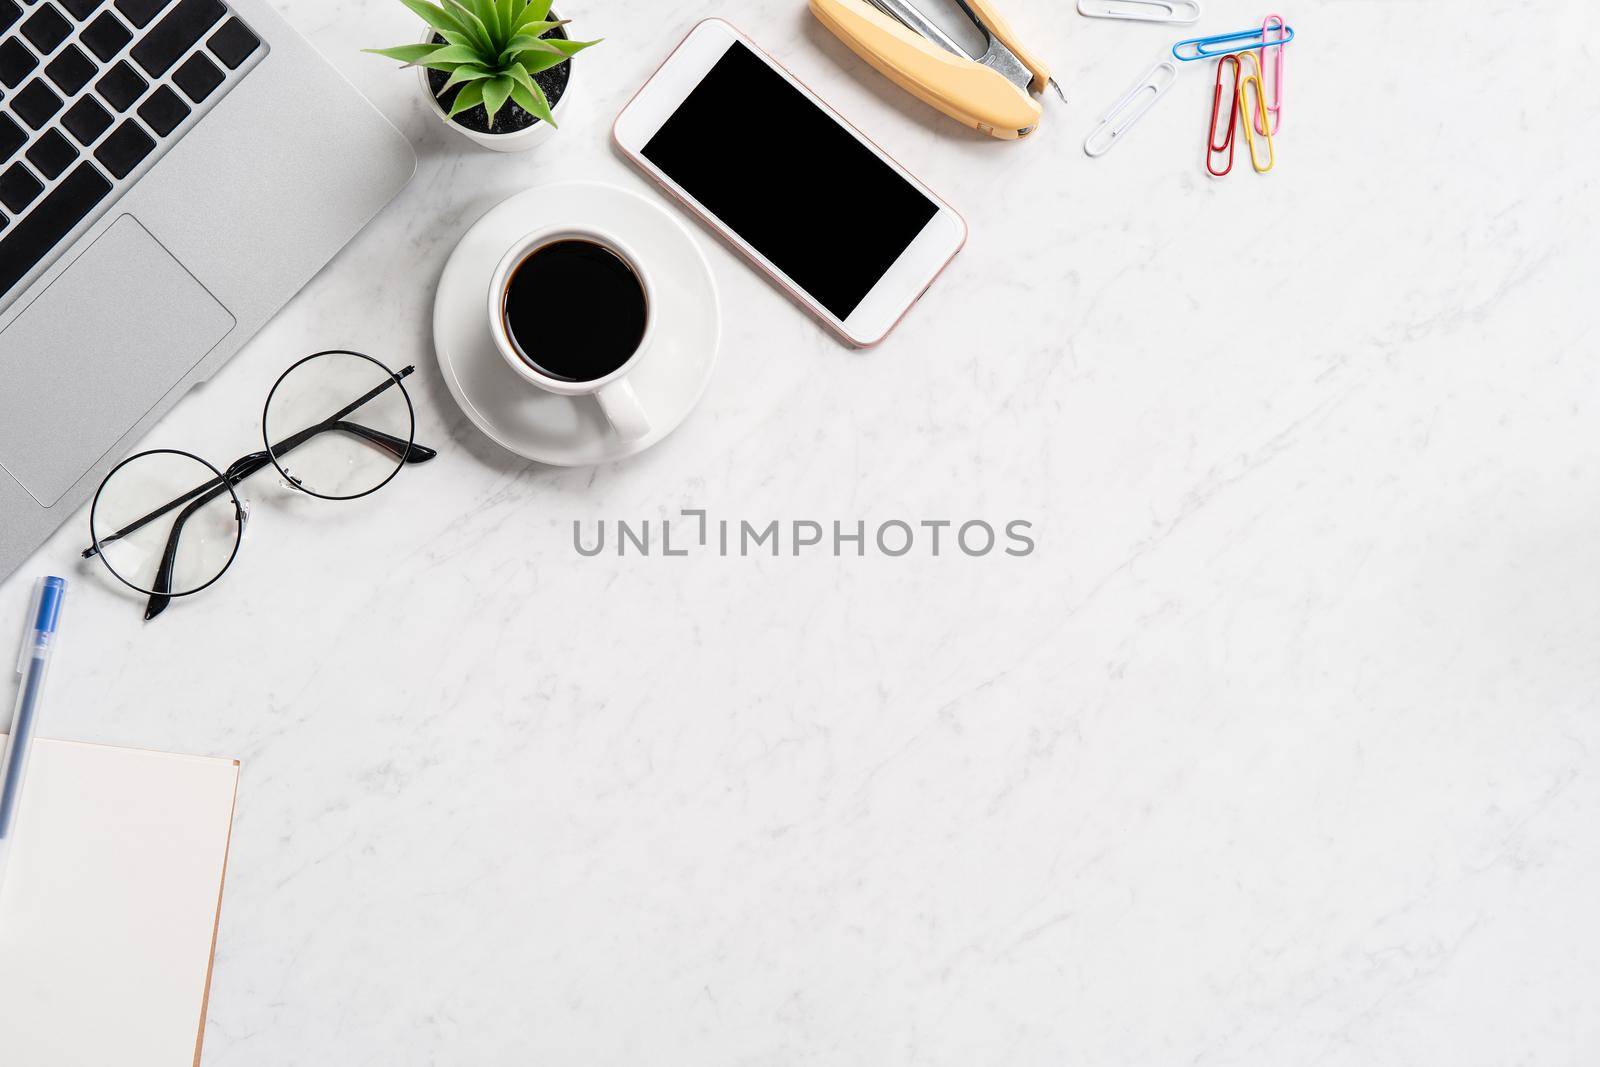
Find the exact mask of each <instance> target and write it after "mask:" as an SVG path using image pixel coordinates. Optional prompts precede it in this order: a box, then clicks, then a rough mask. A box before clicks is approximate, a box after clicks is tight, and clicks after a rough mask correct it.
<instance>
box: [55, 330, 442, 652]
mask: <svg viewBox="0 0 1600 1067" xmlns="http://www.w3.org/2000/svg"><path fill="white" fill-rule="evenodd" d="M337 355H348V356H356V357H359V358H361V359H365V360H367V361H369V362H370V363H372V364H373V365H374V366H376V367H377V368H378V369H379V370H381V371H383V373H384V375H385V378H384V381H383V382H382V383H381V384H380V385H377V386H375V387H374V388H373V389H371V390H369V391H368V392H367V393H365V394H364V395H362V396H361V397H359V398H358V399H356V400H355V401H353V402H352V403H350V404H347V405H345V406H344V407H343V408H341V409H339V410H338V411H336V412H335V413H334V414H332V415H330V416H329V417H328V418H326V419H324V420H323V421H322V422H319V423H315V424H313V425H311V426H308V427H306V428H305V429H303V430H299V431H297V432H295V433H293V434H290V435H289V436H288V437H286V438H284V439H283V440H282V441H279V442H278V443H277V444H276V445H274V444H273V443H272V441H271V439H270V438H269V437H268V431H267V413H268V411H270V410H271V407H272V398H273V397H274V396H275V395H276V394H277V392H278V388H279V386H281V385H282V384H283V382H284V379H286V378H288V376H289V375H290V374H292V373H293V372H294V371H295V369H296V368H298V367H300V366H302V365H303V364H305V363H307V362H309V361H311V360H313V359H317V358H319V357H321V356H337ZM415 371H416V368H415V367H414V366H409V365H408V366H406V367H403V368H402V369H400V370H399V371H393V370H390V369H389V367H388V366H387V365H385V364H384V363H383V362H381V361H380V360H377V359H374V358H373V357H371V356H369V355H367V354H366V353H365V352H355V351H351V350H349V349H343V348H331V349H324V350H323V351H320V352H313V353H311V354H310V355H308V356H305V357H303V358H301V359H299V360H296V361H295V362H294V363H293V364H292V365H291V366H290V367H289V368H288V369H287V370H285V371H284V372H283V373H282V374H280V375H279V376H278V380H277V381H276V382H274V383H273V385H272V389H271V390H269V391H268V393H267V400H266V403H265V404H263V405H262V409H261V440H262V444H264V445H265V446H266V448H265V449H264V450H263V451H260V452H252V453H250V454H249V455H246V456H241V457H240V458H239V459H237V460H235V461H234V462H233V463H231V464H229V466H228V469H227V470H226V471H220V470H218V469H217V468H216V467H215V466H214V465H212V464H211V463H210V462H209V461H207V460H205V459H202V458H201V457H199V456H197V455H195V454H194V453H192V452H185V451H183V450H181V449H176V448H153V449H147V450H146V451H143V452H139V453H136V454H134V455H132V456H129V457H128V458H127V459H124V460H123V461H122V462H121V463H118V464H117V465H116V466H115V467H113V468H112V469H111V471H110V472H109V473H108V474H107V475H106V476H105V477H104V478H103V479H101V481H100V485H99V487H97V488H96V489H95V493H94V500H93V502H92V503H91V504H90V507H89V536H90V538H91V539H92V541H93V544H92V546H91V547H89V548H86V549H84V550H83V553H82V556H83V558H84V559H92V558H94V557H96V556H98V557H99V558H100V562H101V563H103V564H105V567H106V570H108V571H110V572H111V575H112V577H114V578H116V579H117V581H119V582H121V583H122V584H123V585H126V586H127V587H128V588H130V589H132V590H134V591H135V592H137V593H141V594H144V595H146V596H148V597H149V598H150V599H149V602H148V604H147V605H146V608H145V616H144V617H145V619H146V620H147V621H148V620H150V619H153V618H155V617H156V616H157V615H160V614H161V613H162V612H163V611H165V610H166V608H167V606H168V605H169V604H171V603H172V601H173V600H174V599H176V598H177V597H184V596H193V595H194V594H195V593H199V592H201V591H203V590H205V589H208V588H210V587H211V586H212V585H213V584H215V583H216V581H217V580H218V579H219V578H221V577H222V576H223V575H224V574H226V573H227V571H228V568H229V567H232V566H233V561H234V560H235V559H236V558H238V555H239V546H240V545H241V544H242V543H243V541H244V526H245V520H246V518H247V517H248V514H249V509H248V508H246V507H245V505H244V503H243V501H241V500H240V499H239V494H238V493H236V492H234V488H233V487H234V486H235V485H238V484H239V483H240V482H242V481H244V480H245V479H246V478H248V477H250V476H251V475H253V474H256V473H257V472H259V471H261V470H264V469H265V468H266V467H267V465H268V464H271V465H272V466H273V467H275V468H276V469H277V471H278V473H279V474H280V475H282V476H283V478H284V481H285V482H286V483H287V484H288V485H289V486H290V487H291V488H294V489H296V490H298V491H299V492H302V493H305V494H306V495H307V496H314V497H317V498H319V499H322V500H359V499H360V498H361V497H364V496H370V495H371V494H373V493H375V492H377V491H378V490H379V489H382V488H383V487H384V486H386V485H388V484H389V483H390V482H391V481H393V480H394V476H395V475H396V474H399V473H400V469H401V468H402V467H404V466H405V465H406V464H408V463H426V462H427V461H428V460H430V459H433V458H434V457H436V456H437V455H438V453H437V452H436V451H434V450H433V449H431V448H428V447H427V446H426V445H421V444H418V443H417V442H416V440H415V437H416V426H417V412H416V407H415V405H413V404H412V402H411V394H410V393H409V392H408V391H407V390H406V387H405V382H404V379H405V378H407V377H409V376H410V375H411V374H413V373H414V372H415ZM391 385H394V386H398V387H399V389H400V395H401V397H402V398H403V399H404V400H405V404H406V414H407V417H408V419H409V421H410V423H411V430H410V437H409V438H408V439H406V440H402V439H400V438H398V437H395V436H394V435H393V434H388V433H384V432H383V431H381V430H374V429H371V428H370V427H366V426H362V425H360V424H359V423H353V422H347V421H345V419H344V416H346V415H348V414H350V413H351V412H353V411H354V410H355V409H357V408H359V407H360V406H361V405H363V404H365V403H367V402H368V401H369V400H371V399H373V398H374V397H376V396H377V395H378V394H379V393H382V392H384V391H385V390H387V389H388V388H389V387H390V386H391ZM329 431H340V432H344V433H349V434H352V435H353V436H356V437H359V438H361V439H362V440H365V441H367V442H368V443H369V444H373V445H376V446H377V447H379V448H382V449H384V450H385V451H387V452H389V453H390V454H391V455H394V456H395V457H397V458H398V459H399V462H398V463H396V464H395V468H394V470H392V471H390V472H389V475H388V477H386V478H384V479H383V481H381V482H379V483H378V484H377V485H374V486H372V487H371V488H369V489H366V490H363V491H362V492H360V493H353V494H351V495H349V496H329V495H327V494H325V493H318V492H315V491H313V490H311V489H307V488H306V486H305V484H304V483H303V482H302V481H301V480H300V479H299V478H297V477H295V476H294V475H292V474H290V473H289V471H288V470H286V469H285V468H284V466H283V464H281V463H280V462H279V461H278V457H280V456H284V455H287V454H288V453H289V452H291V451H293V450H294V449H296V448H298V447H299V446H300V445H303V444H305V443H306V442H307V441H310V440H311V439H313V438H314V437H316V436H317V435H318V434H321V433H325V432H329ZM153 455H175V456H182V457H185V458H187V459H192V460H194V461H195V462H197V463H199V464H200V465H201V466H203V467H205V468H206V469H207V470H209V471H211V472H212V474H213V475H215V477H214V478H212V479H210V480H208V481H206V482H205V483H203V484H201V485H198V486H196V487H195V488H194V489H191V490H190V491H189V492H187V493H185V494H184V495H182V496H180V497H178V498H177V499H175V500H171V501H168V502H167V503H165V504H163V505H161V506H159V507H157V508H156V509H154V510H153V511H151V512H149V513H148V514H146V515H144V516H143V517H142V518H139V519H136V520H134V521H133V522H132V523H130V524H128V525H127V526H124V527H123V528H122V529H120V530H117V531H116V532H115V533H113V534H110V535H108V536H107V537H104V538H102V537H100V536H99V535H98V533H97V531H96V527H95V521H94V517H95V513H96V511H97V510H98V508H99V505H100V494H101V493H103V492H104V491H105V487H106V486H107V485H108V484H110V482H111V480H112V478H113V477H115V476H116V474H117V472H118V471H120V470H121V469H122V468H123V467H125V466H127V465H128V464H130V463H132V462H134V461H135V460H138V459H143V458H145V457H148V456H153ZM224 489H225V490H226V491H227V493H228V496H229V498H230V499H231V500H232V501H233V507H234V521H235V522H236V523H237V527H238V529H237V533H236V535H235V537H234V542H233V551H232V552H230V553H229V555H228V560H227V562H226V563H224V564H223V565H222V567H221V569H219V570H218V571H217V573H216V574H214V575H213V576H212V577H211V578H210V579H209V580H208V581H206V582H205V583H204V584H202V585H198V586H196V587H195V588H193V589H186V590H184V591H182V592H179V593H173V592H171V591H167V592H161V591H159V590H160V586H161V585H162V584H163V582H165V583H168V584H170V582H171V571H172V567H173V566H174V564H175V561H176V558H177V547H178V539H179V538H180V537H181V536H182V533H183V526H184V524H185V523H186V522H187V521H188V519H189V517H190V516H191V515H193V514H194V513H195V512H196V511H198V510H199V509H200V508H201V507H203V506H205V505H206V504H208V503H210V502H211V501H212V500H215V499H216V498H217V496H219V495H220V494H221V492H222V490H224ZM197 497H198V499H196V498H197ZM184 504H188V505H189V506H188V507H187V508H185V509H184V511H183V512H181V513H180V514H179V516H178V518H177V519H176V520H174V522H173V526H172V530H171V532H170V533H169V534H168V536H167V546H166V550H165V551H164V552H163V554H162V560H161V564H160V565H159V567H158V569H157V572H156V580H155V581H154V582H153V583H152V584H153V585H155V586H156V587H157V588H155V589H150V588H146V587H144V586H141V585H138V584H136V583H134V582H132V581H130V580H129V579H127V578H125V577H124V576H123V575H121V574H119V573H118V572H117V569H116V568H115V567H113V566H112V565H111V562H110V560H108V559H107V558H106V556H105V553H104V546H105V545H107V544H109V543H110V542H111V541H113V540H118V539H121V538H122V537H124V536H126V535H127V534H130V533H132V532H133V531H135V530H137V529H140V528H142V527H143V526H145V525H146V524H148V523H150V522H153V521H155V520H156V519H158V518H160V517H161V516H163V515H165V514H167V513H168V512H170V511H171V510H172V509H173V508H176V507H179V506H182V505H184Z"/></svg>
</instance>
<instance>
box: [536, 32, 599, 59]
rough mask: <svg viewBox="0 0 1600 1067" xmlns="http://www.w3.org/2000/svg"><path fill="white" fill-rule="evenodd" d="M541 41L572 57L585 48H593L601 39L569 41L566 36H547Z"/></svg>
mask: <svg viewBox="0 0 1600 1067" xmlns="http://www.w3.org/2000/svg"><path fill="white" fill-rule="evenodd" d="M539 43H540V44H543V45H548V46H549V47H550V48H553V49H555V50H556V51H557V52H560V53H561V54H562V55H564V56H568V57H571V56H575V55H577V54H578V53H579V52H581V51H583V50H584V49H585V48H593V47H594V46H595V45H597V44H599V43H600V41H599V40H593V41H569V40H567V39H566V38H565V37H546V38H544V39H542V40H541V41H540V42H539Z"/></svg>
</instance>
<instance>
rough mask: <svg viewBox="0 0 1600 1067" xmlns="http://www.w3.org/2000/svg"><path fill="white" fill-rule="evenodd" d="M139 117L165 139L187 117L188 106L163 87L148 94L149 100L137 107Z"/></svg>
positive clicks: (175, 94) (179, 97)
mask: <svg viewBox="0 0 1600 1067" xmlns="http://www.w3.org/2000/svg"><path fill="white" fill-rule="evenodd" d="M139 117H140V118H142V119H144V124H145V125H146V126H148V127H150V128H151V129H152V130H154V131H156V133H158V134H160V135H161V136H162V137H165V136H166V135H167V134H169V133H171V132H172V131H173V130H175V129H177V128H178V123H180V122H182V121H183V120H184V119H186V118H188V117H189V105H188V104H185V103H184V102H183V98H182V97H181V96H179V95H178V94H177V93H175V92H173V91H172V90H171V89H169V88H167V87H166V86H165V85H162V86H159V87H158V88H157V89H156V91H155V92H153V93H151V94H150V99H148V100H146V101H145V102H144V103H142V104H140V105H139Z"/></svg>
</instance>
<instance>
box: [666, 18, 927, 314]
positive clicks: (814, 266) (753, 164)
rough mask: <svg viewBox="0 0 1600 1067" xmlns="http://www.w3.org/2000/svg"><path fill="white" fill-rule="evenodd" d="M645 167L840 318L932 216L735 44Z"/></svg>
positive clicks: (868, 154) (670, 124) (822, 114)
mask: <svg viewBox="0 0 1600 1067" xmlns="http://www.w3.org/2000/svg"><path fill="white" fill-rule="evenodd" d="M644 157H645V158H646V159H648V160H649V161H650V162H651V163H653V164H655V165H656V166H657V167H659V168H661V170H662V172H663V173H665V174H666V175H667V176H668V177H669V178H671V179H672V180H673V181H674V182H676V183H678V185H680V186H682V187H683V188H684V189H685V190H686V191H687V192H688V193H689V194H690V195H691V196H693V197H694V198H695V199H696V200H698V201H700V203H701V204H702V205H704V207H705V208H706V210H708V211H710V212H711V213H712V214H713V215H715V216H717V218H719V219H721V220H722V221H723V222H724V223H725V224H726V225H727V226H728V227H729V228H730V229H732V230H733V231H734V232H736V233H737V234H739V236H740V237H743V238H744V239H745V240H746V241H748V242H749V243H750V244H751V245H752V246H754V248H755V249H756V250H757V251H758V252H760V253H761V254H762V255H763V256H765V257H767V259H769V260H771V261H772V262H773V263H774V264H776V265H777V266H778V268H779V269H780V270H782V271H783V272H784V273H785V274H787V275H788V276H789V277H790V278H791V279H793V280H794V282H795V284H797V285H799V286H800V288H802V289H804V290H805V291H806V292H808V293H810V294H811V296H812V297H813V298H814V299H815V300H816V301H817V303H819V304H821V305H822V306H823V307H825V308H827V309H828V311H830V312H832V313H833V314H834V315H835V316H836V317H838V318H840V319H845V318H848V317H849V315H850V313H851V312H852V311H854V310H855V309H856V306H857V305H858V304H860V303H861V300H862V298H863V297H865V296H866V295H867V293H868V292H870V291H871V289H872V287H873V286H874V285H875V284H877V282H878V279H879V278H881V277H882V276H883V274H884V272H885V271H887V270H888V269H889V268H890V267H891V266H892V265H893V264H894V262H895V260H897V259H899V258H900V254H901V253H902V252H904V251H905V250H906V247H907V246H908V245H910V244H911V242H912V241H913V240H914V239H915V238H916V236H917V234H919V233H921V232H922V229H923V227H924V226H926V225H927V224H928V221H929V220H930V219H932V218H933V216H934V215H935V214H937V213H938V205H937V204H935V203H934V202H933V201H932V200H930V199H928V197H927V196H925V195H923V193H922V192H921V191H920V190H918V189H917V188H916V186H914V185H912V184H911V183H910V182H908V181H906V179H905V178H903V177H901V176H900V174H899V173H898V172H897V171H895V169H894V168H893V167H891V166H889V164H887V163H885V162H884V161H883V160H881V159H879V158H878V157H877V155H875V154H874V153H873V152H872V150H871V149H869V148H868V147H867V146H866V145H864V144H862V143H861V142H860V141H858V140H857V139H856V138H855V137H854V136H853V135H852V134H851V133H850V131H849V130H847V129H845V128H844V127H843V126H841V125H839V123H838V122H837V121H835V120H834V118H833V116H832V115H829V114H828V113H827V112H826V111H823V110H822V109H821V108H819V107H817V106H816V105H815V104H813V103H812V102H811V100H810V99H808V98H807V97H806V95H805V94H804V93H802V92H801V91H800V90H799V89H796V88H795V87H794V86H793V85H791V84H789V82H788V81H787V80H786V79H785V78H784V77H783V76H782V75H781V74H779V73H778V72H777V71H775V70H773V69H772V68H771V67H769V66H768V65H767V64H766V63H765V62H763V61H762V59H761V58H760V57H759V56H757V55H756V54H755V53H754V52H752V51H751V50H750V49H749V48H747V47H746V46H745V45H744V44H742V43H740V42H738V41H735V42H734V43H733V45H732V47H730V48H729V49H728V51H727V52H726V53H725V54H724V55H723V56H722V58H721V59H719V60H717V62H716V64H715V65H714V66H713V67H712V68H711V70H710V71H709V72H707V74H706V76H705V77H704V78H703V79H701V81H700V84H699V85H697V86H695V87H694V89H693V90H692V91H691V92H690V93H689V95H688V96H687V97H686V98H685V99H684V101H683V103H682V104H681V105H680V106H679V107H678V110H677V111H675V112H673V114H672V116H671V117H670V118H668V119H667V121H666V122H665V123H663V124H662V126H661V128H660V129H659V130H657V131H656V134H655V136H654V137H652V138H650V141H649V143H647V144H646V145H645V146H644Z"/></svg>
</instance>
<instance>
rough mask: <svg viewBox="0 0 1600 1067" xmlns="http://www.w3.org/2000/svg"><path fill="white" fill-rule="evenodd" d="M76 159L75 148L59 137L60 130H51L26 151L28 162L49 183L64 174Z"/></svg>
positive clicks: (69, 142)
mask: <svg viewBox="0 0 1600 1067" xmlns="http://www.w3.org/2000/svg"><path fill="white" fill-rule="evenodd" d="M77 158H78V150H77V148H75V147H74V146H73V144H72V142H71V141H69V140H67V139H66V138H65V137H63V136H62V135H61V131H60V130H51V131H50V132H49V133H47V134H45V135H44V136H43V137H41V138H39V141H38V143H37V144H35V145H34V146H33V147H32V148H30V149H28V162H29V163H32V164H33V166H34V169H36V170H37V171H38V172H39V173H40V174H43V175H44V176H45V178H46V179H48V180H50V181H55V180H56V179H57V178H59V177H61V175H63V174H65V173H66V172H67V168H68V167H70V166H72V163H73V160H75V159H77Z"/></svg>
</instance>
